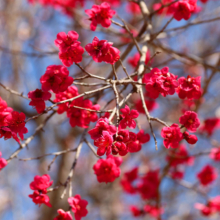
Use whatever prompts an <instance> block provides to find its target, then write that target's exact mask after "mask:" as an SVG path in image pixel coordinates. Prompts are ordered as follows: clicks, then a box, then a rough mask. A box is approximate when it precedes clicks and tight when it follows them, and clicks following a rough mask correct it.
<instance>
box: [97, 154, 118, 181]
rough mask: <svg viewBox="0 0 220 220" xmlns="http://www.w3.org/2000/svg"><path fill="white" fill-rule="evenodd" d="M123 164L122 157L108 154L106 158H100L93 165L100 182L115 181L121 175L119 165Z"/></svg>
mask: <svg viewBox="0 0 220 220" xmlns="http://www.w3.org/2000/svg"><path fill="white" fill-rule="evenodd" d="M121 164H122V158H120V157H114V156H112V155H109V156H107V158H106V159H99V160H98V161H97V162H96V164H95V165H94V166H93V170H94V173H95V175H96V176H97V180H98V182H100V183H102V182H105V183H109V182H113V181H114V180H115V179H116V178H118V177H119V176H120V173H121V170H120V168H119V166H120V165H121Z"/></svg>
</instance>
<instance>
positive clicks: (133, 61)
mask: <svg viewBox="0 0 220 220" xmlns="http://www.w3.org/2000/svg"><path fill="white" fill-rule="evenodd" d="M140 57H141V56H140V54H139V53H136V54H135V55H134V56H133V57H130V58H128V63H129V64H130V65H131V66H133V67H134V68H136V67H137V65H138V63H139V60H140ZM149 60H150V52H149V50H148V51H147V53H146V60H145V64H146V65H147V64H148V62H149Z"/></svg>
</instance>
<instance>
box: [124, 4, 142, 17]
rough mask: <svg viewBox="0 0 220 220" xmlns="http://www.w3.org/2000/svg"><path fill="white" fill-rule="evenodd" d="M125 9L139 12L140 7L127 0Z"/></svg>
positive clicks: (130, 11)
mask: <svg viewBox="0 0 220 220" xmlns="http://www.w3.org/2000/svg"><path fill="white" fill-rule="evenodd" d="M127 11H128V12H129V13H132V14H140V13H141V8H140V6H139V5H138V3H136V2H129V3H128V5H127Z"/></svg>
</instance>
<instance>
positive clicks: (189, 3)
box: [153, 0, 198, 21]
mask: <svg viewBox="0 0 220 220" xmlns="http://www.w3.org/2000/svg"><path fill="white" fill-rule="evenodd" d="M172 2H173V4H172ZM196 3H197V0H180V1H178V2H176V1H174V0H162V1H161V3H156V4H154V5H153V9H154V10H155V11H157V13H158V14H166V15H173V17H174V18H175V19H176V20H177V21H180V20H182V19H184V20H188V19H189V18H190V17H191V14H192V13H194V12H196V11H197V10H198V9H197V5H196ZM164 5H165V7H162V6H164ZM166 5H167V6H166Z"/></svg>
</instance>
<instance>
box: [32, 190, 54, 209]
mask: <svg viewBox="0 0 220 220" xmlns="http://www.w3.org/2000/svg"><path fill="white" fill-rule="evenodd" d="M29 197H30V198H31V199H32V200H33V202H34V203H35V204H36V205H39V206H40V205H42V204H45V205H46V206H48V207H52V205H51V204H50V198H49V196H48V195H46V194H43V193H41V192H39V191H37V190H36V191H34V192H33V194H31V195H29Z"/></svg>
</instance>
